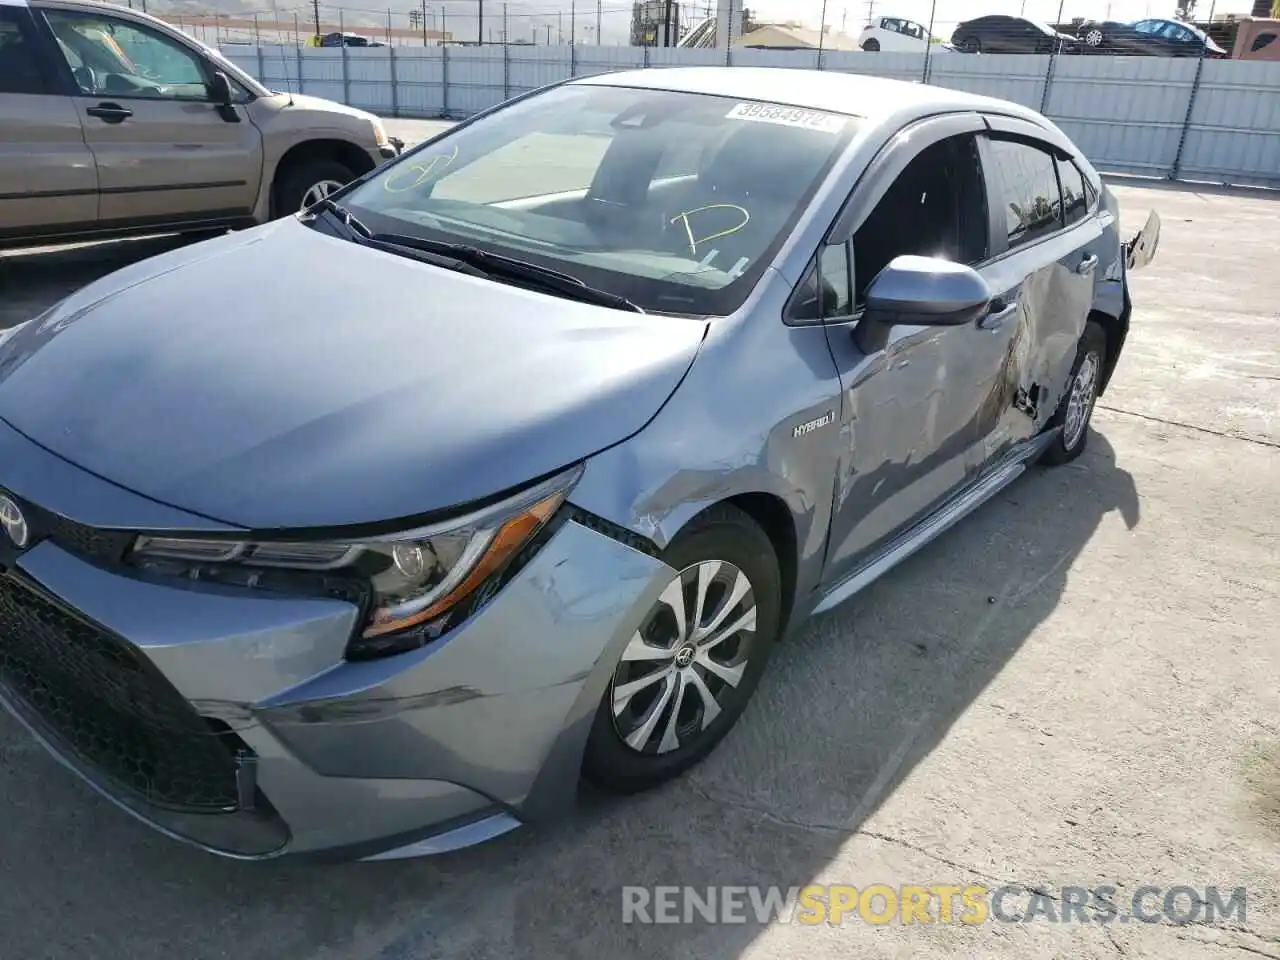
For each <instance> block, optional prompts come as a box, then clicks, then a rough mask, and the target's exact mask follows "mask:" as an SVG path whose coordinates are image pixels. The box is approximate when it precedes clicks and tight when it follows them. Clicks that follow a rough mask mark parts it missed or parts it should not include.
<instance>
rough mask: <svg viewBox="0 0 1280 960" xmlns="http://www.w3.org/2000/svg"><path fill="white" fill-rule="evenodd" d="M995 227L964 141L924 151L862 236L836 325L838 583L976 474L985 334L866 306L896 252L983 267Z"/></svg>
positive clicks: (833, 550) (972, 151)
mask: <svg viewBox="0 0 1280 960" xmlns="http://www.w3.org/2000/svg"><path fill="white" fill-rule="evenodd" d="M908 142H910V141H908ZM900 149H906V146H905V145H904V146H903V147H901V148H900ZM988 220H989V218H988V214H987V206H986V197H985V183H984V180H983V177H982V170H981V166H980V163H979V159H978V152H977V145H976V142H975V139H974V135H973V134H963V135H960V136H952V137H949V138H947V139H943V140H940V141H937V142H935V143H933V144H932V145H929V146H925V147H924V148H923V149H922V150H920V152H919V153H918V155H917V156H916V157H915V158H914V159H912V160H911V161H910V163H908V164H907V166H906V167H905V168H904V169H903V171H902V173H901V174H899V175H898V177H897V178H896V179H895V180H894V182H893V184H892V185H891V186H890V187H889V188H888V191H887V192H886V193H885V194H884V196H883V198H882V199H881V200H880V201H879V202H878V203H877V204H876V206H875V208H874V209H873V210H872V212H871V213H870V214H869V215H868V216H867V218H866V219H865V220H864V221H863V222H862V224H861V225H860V226H859V227H857V229H856V230H855V232H854V235H853V252H854V255H853V263H854V268H853V273H854V278H855V282H854V286H855V290H856V291H857V292H856V295H855V296H856V300H857V302H856V303H855V319H854V320H853V321H852V322H851V323H846V324H828V326H827V331H828V338H829V341H830V346H831V352H832V355H833V356H834V357H835V359H836V364H837V366H838V367H839V369H840V374H841V386H842V389H843V391H844V403H843V405H842V406H843V410H842V413H843V418H844V422H843V424H842V426H843V428H844V429H843V435H844V437H845V438H846V442H845V444H844V447H843V449H842V458H841V464H840V474H839V477H838V483H837V488H836V503H835V505H834V508H833V518H832V529H831V539H830V545H829V547H828V557H827V562H828V566H827V575H828V577H829V578H832V579H839V578H841V577H842V576H844V575H846V574H848V573H850V572H851V571H852V570H853V569H855V568H857V567H859V566H861V565H862V564H863V563H865V562H866V561H867V560H869V559H870V558H871V557H872V556H874V555H875V553H876V552H877V551H878V550H880V549H882V548H884V547H885V546H887V544H888V542H889V541H891V540H892V539H893V537H894V536H895V535H897V534H900V533H902V532H904V531H905V530H906V528H908V527H910V526H911V525H912V524H914V523H916V522H918V521H919V520H921V519H923V518H924V517H925V516H927V515H928V514H929V513H930V512H931V510H933V509H935V508H936V507H938V506H939V505H941V503H942V502H943V501H945V500H946V499H947V498H948V497H949V496H951V495H952V494H954V493H955V492H956V491H957V490H958V489H959V488H961V487H963V486H964V484H965V483H966V482H967V481H968V480H969V479H970V477H971V475H972V466H973V454H972V451H971V449H970V448H971V447H972V445H973V443H974V440H975V437H976V429H975V424H976V420H977V416H978V412H979V406H980V403H981V400H982V394H981V390H980V387H979V385H978V367H977V360H978V359H979V357H980V353H979V352H978V351H979V350H980V346H981V334H980V332H979V331H978V330H977V329H976V328H975V327H974V326H972V325H965V326H958V327H919V326H894V327H890V328H888V329H884V328H879V329H877V328H875V327H874V326H873V325H869V324H866V323H863V322H861V321H860V320H859V319H857V317H856V311H857V307H858V306H859V305H860V303H861V300H862V298H863V297H864V296H865V293H866V290H867V288H868V287H869V286H870V284H871V281H872V280H874V279H875V276H876V275H877V274H878V273H879V272H880V270H881V269H883V268H884V267H885V266H887V265H888V264H889V262H890V261H892V260H893V259H894V258H895V257H898V256H902V255H907V254H914V255H920V256H933V257H941V258H944V259H947V260H951V261H953V262H958V263H967V264H973V265H978V264H981V263H982V262H983V261H984V260H985V259H986V257H987V245H988V238H987V233H988V228H987V224H988Z"/></svg>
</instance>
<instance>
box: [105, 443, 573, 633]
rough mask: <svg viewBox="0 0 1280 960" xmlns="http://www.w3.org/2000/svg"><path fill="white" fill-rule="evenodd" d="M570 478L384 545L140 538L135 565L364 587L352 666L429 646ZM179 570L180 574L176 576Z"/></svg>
mask: <svg viewBox="0 0 1280 960" xmlns="http://www.w3.org/2000/svg"><path fill="white" fill-rule="evenodd" d="M581 472H582V471H581V468H580V467H575V468H573V469H571V470H567V471H565V472H563V473H561V474H558V475H557V476H555V477H552V478H551V479H549V480H546V481H544V482H542V483H539V484H537V485H536V486H533V487H530V488H529V489H527V490H524V491H522V492H520V493H519V494H516V495H515V496H513V497H510V498H508V499H506V500H503V501H502V502H501V503H496V504H493V505H491V506H488V507H485V508H483V509H481V510H477V511H475V512H473V513H470V514H467V515H466V516H463V517H459V518H457V519H455V520H449V521H445V522H442V523H438V524H433V525H431V526H427V527H421V528H418V529H416V530H410V531H407V532H405V533H400V534H395V535H391V536H386V537H370V538H365V539H353V540H340V541H285V540H270V541H267V540H254V541H249V540H223V539H190V538H185V537H183V538H177V537H161V536H155V537H152V536H143V537H139V538H138V539H137V541H136V542H135V543H134V545H133V548H132V550H131V551H130V559H131V561H132V562H133V563H134V564H135V565H137V566H140V567H142V568H144V569H149V570H153V571H159V572H169V573H180V574H182V575H184V576H189V577H191V578H193V579H203V578H206V576H207V579H212V580H221V581H224V582H225V581H226V580H227V579H229V578H228V577H226V576H220V575H219V571H226V570H228V569H233V570H236V571H239V575H238V576H236V577H233V578H230V579H233V580H236V581H239V582H244V583H245V584H246V585H249V586H266V587H270V586H271V585H272V583H273V580H272V577H273V575H276V574H279V575H287V574H288V573H289V572H294V573H296V572H299V571H302V572H307V571H309V572H312V573H313V574H315V575H316V576H318V577H323V578H326V579H331V580H333V581H335V582H336V581H341V580H346V581H347V582H350V581H352V580H356V581H359V582H360V583H363V584H365V585H366V586H367V592H368V594H369V615H368V618H367V620H366V622H365V625H364V628H363V630H362V632H361V635H360V637H359V638H357V639H356V640H355V641H354V642H353V643H352V645H351V647H350V648H349V649H348V656H349V657H353V658H367V657H370V656H384V655H387V654H391V653H399V652H402V651H404V650H410V649H414V648H415V647H419V646H422V645H424V644H426V643H429V642H430V641H431V640H433V639H435V638H436V637H438V636H440V634H441V633H443V632H444V630H445V629H446V628H447V627H448V626H449V625H450V624H451V623H452V622H454V621H455V620H456V619H459V617H457V616H456V614H458V613H459V611H461V610H464V609H465V608H469V607H470V606H472V604H470V603H469V601H471V600H475V599H478V597H479V596H480V595H481V594H482V593H483V591H482V590H481V588H482V587H483V586H484V585H485V584H488V583H490V582H491V581H492V580H493V579H494V577H495V575H496V574H498V573H500V571H502V570H503V569H504V568H505V567H506V566H507V565H508V564H509V562H510V561H511V560H512V559H513V558H514V557H515V556H516V554H517V553H518V552H519V551H520V548H521V547H523V546H524V545H525V544H527V543H528V542H529V541H530V540H531V539H532V538H533V537H534V535H535V534H537V532H538V531H539V530H541V529H542V527H543V526H544V525H545V524H546V522H547V521H548V520H549V519H551V517H552V515H553V514H555V512H556V510H557V509H558V508H559V507H560V505H561V504H562V503H563V502H564V499H565V497H566V496H567V495H568V493H569V491H570V490H571V489H572V488H573V485H574V483H576V482H577V480H578V477H579V476H581ZM175 567H176V569H175Z"/></svg>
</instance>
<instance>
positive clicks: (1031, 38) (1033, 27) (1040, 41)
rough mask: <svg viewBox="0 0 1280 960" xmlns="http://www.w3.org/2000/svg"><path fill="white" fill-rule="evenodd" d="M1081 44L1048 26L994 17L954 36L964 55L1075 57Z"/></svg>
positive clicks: (973, 23) (971, 23)
mask: <svg viewBox="0 0 1280 960" xmlns="http://www.w3.org/2000/svg"><path fill="white" fill-rule="evenodd" d="M1079 43H1080V42H1079V41H1078V40H1077V39H1076V38H1075V37H1073V36H1071V35H1070V34H1066V33H1059V32H1058V31H1057V30H1054V29H1053V27H1051V26H1049V25H1048V24H1044V23H1040V22H1039V21H1037V20H1028V19H1026V18H1025V17H1009V16H1004V15H1001V14H993V15H991V16H987V17H978V18H977V19H975V20H968V21H966V22H964V23H962V24H960V25H959V26H957V27H956V29H955V31H954V32H953V33H952V34H951V45H952V46H953V47H955V48H956V49H957V50H958V51H960V52H961V53H1075V52H1076V51H1077V48H1078V47H1079Z"/></svg>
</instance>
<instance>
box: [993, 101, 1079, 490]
mask: <svg viewBox="0 0 1280 960" xmlns="http://www.w3.org/2000/svg"><path fill="white" fill-rule="evenodd" d="M989 122H990V123H991V124H992V126H993V128H994V129H993V130H992V131H991V132H990V133H989V134H988V135H986V136H984V137H981V138H980V148H981V151H982V157H983V169H984V170H985V172H986V178H987V190H988V193H989V195H990V196H991V197H992V199H993V202H992V204H991V212H992V224H991V232H992V243H993V249H994V251H995V252H996V256H995V257H994V258H993V259H992V260H991V261H989V262H988V263H987V264H985V265H984V266H983V267H982V269H981V271H980V272H981V274H982V275H983V277H984V279H986V281H987V283H988V284H989V285H990V287H991V289H992V291H993V292H994V293H995V295H996V299H995V301H994V302H993V303H992V309H991V313H990V314H989V315H988V317H987V318H986V319H985V320H984V321H982V322H981V323H980V324H979V326H980V332H981V333H982V335H983V342H982V348H981V349H982V360H981V363H982V373H981V377H982V383H983V391H984V394H985V399H984V402H983V405H982V412H981V416H980V417H979V419H978V437H979V443H978V445H977V446H976V447H975V452H976V453H977V455H978V456H979V458H980V461H981V464H980V465H986V464H990V463H991V462H992V461H994V460H996V459H998V458H999V457H1000V456H1001V455H1003V454H1004V453H1006V452H1008V450H1009V449H1010V448H1011V447H1012V446H1014V445H1015V444H1017V443H1019V442H1021V441H1024V440H1027V439H1028V438H1030V437H1031V436H1033V435H1034V434H1036V433H1038V432H1039V431H1040V429H1041V428H1042V427H1043V426H1044V424H1045V423H1047V422H1048V420H1049V419H1050V418H1051V417H1052V416H1053V413H1054V410H1055V409H1056V408H1057V406H1058V403H1059V401H1060V399H1061V397H1062V393H1063V390H1064V389H1065V387H1066V382H1067V377H1068V375H1069V374H1070V371H1071V364H1072V362H1073V361H1074V359H1075V352H1076V344H1077V342H1078V341H1079V339H1080V335H1081V333H1082V332H1083V330H1084V324H1085V321H1086V319H1087V318H1088V315H1089V310H1090V308H1091V307H1092V305H1093V281H1094V272H1095V270H1096V269H1097V265H1098V262H1099V255H1098V250H1099V248H1100V246H1101V244H1100V241H1101V237H1102V228H1101V226H1100V225H1099V223H1098V220H1097V217H1096V216H1094V215H1093V214H1091V213H1090V212H1089V208H1088V204H1089V200H1088V195H1087V192H1086V190H1085V187H1084V184H1083V181H1082V180H1079V179H1076V177H1077V175H1078V170H1077V168H1075V167H1074V166H1073V165H1072V164H1071V161H1070V158H1069V157H1068V156H1065V155H1063V154H1062V153H1061V151H1060V150H1059V148H1058V147H1056V146H1054V145H1052V144H1050V143H1048V142H1045V141H1044V140H1040V139H1039V138H1037V137H1036V136H1035V135H1034V134H1035V132H1036V131H1037V130H1038V128H1036V127H1035V126H1033V125H1032V124H1029V123H1025V122H1023V121H1017V120H1011V119H1008V118H1001V117H992V118H989ZM1060 166H1062V173H1063V175H1064V176H1065V177H1066V178H1067V189H1066V192H1065V195H1064V191H1063V188H1062V186H1061V184H1060V182H1059V167H1060ZM1082 200H1083V203H1082Z"/></svg>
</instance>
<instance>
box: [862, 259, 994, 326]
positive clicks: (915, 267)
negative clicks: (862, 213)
mask: <svg viewBox="0 0 1280 960" xmlns="http://www.w3.org/2000/svg"><path fill="white" fill-rule="evenodd" d="M992 296H993V295H992V293H991V288H990V287H988V286H987V281H985V280H983V279H982V277H981V276H979V275H978V272H977V271H976V270H974V269H973V268H972V267H966V266H964V265H963V264H959V263H952V262H951V261H950V260H938V259H935V258H933V257H911V256H906V257H895V258H894V260H893V261H892V262H891V263H890V264H889V265H888V266H887V267H885V268H884V269H883V270H881V271H880V272H879V273H878V274H877V275H876V278H875V279H874V280H872V281H871V286H870V287H869V288H868V289H867V305H866V310H865V312H864V313H863V318H864V319H867V320H873V321H875V322H878V323H881V324H884V325H885V326H895V325H909V326H924V327H953V326H960V325H962V324H966V323H974V322H976V321H977V320H978V319H979V318H981V317H983V316H985V315H986V313H987V308H988V307H989V306H990V305H991V299H992Z"/></svg>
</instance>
